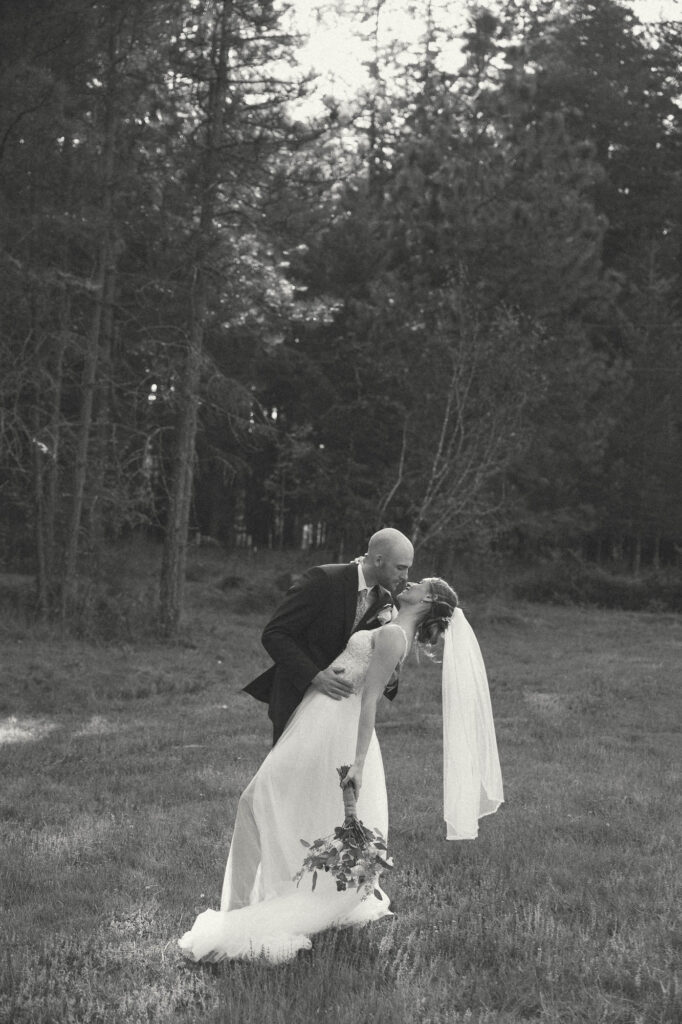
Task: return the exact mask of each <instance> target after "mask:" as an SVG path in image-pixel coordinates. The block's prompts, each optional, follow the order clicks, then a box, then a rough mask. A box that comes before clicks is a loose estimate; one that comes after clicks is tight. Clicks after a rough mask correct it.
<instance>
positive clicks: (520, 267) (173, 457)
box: [0, 0, 682, 631]
mask: <svg viewBox="0 0 682 1024" xmlns="http://www.w3.org/2000/svg"><path fill="white" fill-rule="evenodd" d="M327 6H329V5H327ZM331 6H334V5H331ZM336 6H337V7H339V8H340V7H344V8H349V7H351V6H352V4H351V3H342V0H339V2H338V3H337V4H336ZM382 6H383V3H382V0H369V2H365V3H363V4H362V5H358V11H357V14H358V26H359V31H361V32H362V33H364V35H365V37H366V39H367V41H368V44H369V45H370V47H372V53H373V59H372V60H371V61H370V62H369V63H368V68H367V71H368V74H367V82H366V85H365V87H363V88H362V89H361V90H359V92H358V94H357V95H356V96H355V97H354V98H353V99H352V100H349V99H347V98H345V99H344V98H341V97H335V96H333V95H331V94H330V95H328V96H326V97H325V99H324V104H323V105H322V106H319V105H318V107H317V108H315V113H314V114H313V113H308V112H307V111H309V110H312V109H313V108H312V107H311V106H310V105H309V104H308V103H307V101H306V97H307V96H309V95H312V94H313V90H314V89H315V82H314V81H313V80H311V78H310V77H309V76H306V75H305V74H304V73H303V71H302V69H301V66H300V51H301V45H302V42H303V40H302V39H300V38H299V37H297V36H296V34H295V32H294V31H293V29H292V25H293V22H292V19H291V16H290V12H289V13H288V12H287V10H286V6H285V5H283V4H282V5H281V4H273V3H271V2H270V0H60V2H59V3H55V2H54V0H30V2H27V0H5V2H4V3H3V5H2V10H1V12H0V196H1V203H2V207H1V209H0V224H1V231H2V237H1V239H0V268H1V274H2V292H1V296H0V332H1V333H0V359H1V362H2V373H1V376H0V404H1V413H0V501H1V502H2V523H1V526H0V559H1V560H2V564H3V566H4V567H5V570H6V571H8V570H12V569H15V570H20V571H30V572H35V574H36V578H37V595H38V605H39V608H40V610H41V611H42V612H43V613H44V614H53V613H58V614H61V615H62V616H63V617H64V616H68V615H69V610H70V608H72V607H74V606H75V604H76V603H77V600H78V591H79V585H80V581H81V580H82V578H83V574H86V575H87V574H92V573H96V571H97V565H98V553H100V552H101V551H102V549H103V547H104V546H105V545H107V544H108V543H109V542H110V541H111V540H115V539H116V538H120V537H122V536H126V535H130V534H131V533H133V532H135V531H143V530H144V531H148V532H152V533H155V534H156V535H158V537H159V538H160V539H162V540H163V544H164V557H163V568H162V573H161V588H160V590H161V601H160V615H161V622H162V624H163V625H164V628H166V629H167V630H169V631H170V630H172V629H174V628H175V626H176V625H177V622H178V619H179V616H180V613H181V609H182V594H183V580H184V570H185V558H186V548H187V543H188V539H189V538H190V537H191V536H192V535H193V534H201V535H208V536H211V537H213V538H215V539H217V540H219V541H220V542H221V543H222V544H224V545H225V546H226V547H227V548H231V547H234V546H237V545H253V546H257V547H264V546H265V547H267V546H273V547H274V546H276V547H287V546H296V547H300V546H301V545H302V544H304V545H310V546H321V547H324V548H326V549H329V550H333V551H334V552H335V553H336V555H337V557H352V556H354V555H356V554H358V553H361V551H362V545H363V543H364V541H365V539H366V537H367V536H368V534H369V533H370V532H371V531H372V530H373V529H375V528H377V527H379V526H381V525H394V526H397V527H399V528H401V529H402V530H404V531H405V532H406V533H407V534H409V535H410V536H411V537H412V538H413V540H414V542H415V544H416V545H417V547H420V548H426V549H429V550H432V551H434V552H436V553H438V552H439V553H440V554H439V555H438V557H439V558H440V560H441V562H442V561H443V558H445V557H446V554H447V552H451V551H456V550H457V549H458V546H459V547H461V546H467V547H468V548H471V547H472V546H476V547H477V548H478V549H484V548H488V549H495V550H496V551H498V552H502V553H505V554H508V555H509V556H514V557H519V558H521V559H532V558H537V557H542V556H546V555H549V554H557V553H562V552H568V551H570V552H573V553H575V554H578V555H579V556H580V557H581V558H583V559H588V560H593V561H595V562H599V563H601V564H613V565H616V566H620V567H622V566H624V565H627V566H628V567H629V569H630V570H631V571H632V572H634V573H635V574H637V573H638V572H640V570H641V569H642V567H643V566H645V565H653V566H659V565H662V564H664V565H665V564H667V565H670V564H675V563H676V562H677V563H678V564H679V555H680V547H679V545H680V544H682V513H681V511H680V495H681V494H682V343H681V339H682V310H681V308H680V296H681V295H682V288H681V283H682V281H681V277H682V237H681V228H682V145H681V143H682V127H681V124H680V113H681V109H682V87H681V78H682V71H681V67H682V24H681V23H679V22H677V23H676V22H667V23H666V22H662V23H657V24H654V25H648V26H644V25H642V24H640V23H639V22H638V21H637V19H636V18H635V16H634V15H633V13H632V11H631V10H630V9H629V7H628V5H627V4H626V3H620V2H615V0H599V2H588V0H565V2H559V0H552V2H545V0H499V2H491V3H489V4H488V5H486V6H485V7H482V6H476V5H474V4H472V5H471V6H470V9H469V18H468V22H467V25H466V27H465V28H463V29H461V30H460V41H461V62H460V65H459V67H458V68H456V69H455V70H453V69H452V67H448V66H446V63H445V61H444V60H443V58H442V53H443V52H444V49H445V47H446V44H452V42H453V29H452V27H448V19H447V14H446V13H444V14H443V15H442V17H441V16H440V15H439V9H440V8H439V4H438V3H436V2H428V3H427V2H426V0H424V3H423V4H419V3H416V4H412V5H411V7H412V9H413V17H414V23H415V33H414V38H413V39H412V40H410V41H409V42H405V43H404V44H403V45H398V44H396V43H393V44H391V45H390V46H387V45H384V44H383V43H382V39H383V37H382V33H381V16H382ZM443 11H444V12H447V4H446V5H444V6H443Z"/></svg>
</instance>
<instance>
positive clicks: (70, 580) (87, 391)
mask: <svg viewBox="0 0 682 1024" xmlns="http://www.w3.org/2000/svg"><path fill="white" fill-rule="evenodd" d="M116 52H117V37H116V28H115V25H114V23H113V12H112V21H111V23H110V32H109V40H108V88H107V95H106V101H105V110H104V138H103V152H102V185H103V196H102V240H101V244H100V248H99V253H98V266H97V275H96V278H95V288H94V290H95V305H94V309H93V313H92V320H91V323H90V330H89V333H88V337H87V339H86V352H85V366H84V368H83V384H82V389H83V396H82V402H81V414H80V424H79V429H78V439H77V443H76V456H75V466H74V477H73V494H72V499H71V516H70V520H69V528H68V533H67V539H66V552H65V557H64V571H63V576H62V583H61V604H60V610H61V617H62V620H64V619H65V618H66V616H67V614H68V611H69V608H70V606H71V604H72V602H73V598H74V596H75V590H76V571H77V563H78V552H79V546H80V534H81V519H82V515H83V502H84V496H85V484H86V478H87V473H88V454H89V448H90V433H91V428H92V411H93V404H94V397H95V389H96V386H97V368H98V361H99V349H100V336H101V331H102V318H103V316H104V306H105V302H106V297H107V293H108V291H107V289H108V281H109V275H110V274H112V273H113V263H114V259H115V256H114V251H113V245H112V213H113V196H114V164H115V155H116V134H117V120H118V119H117V115H116V112H115V91H116Z"/></svg>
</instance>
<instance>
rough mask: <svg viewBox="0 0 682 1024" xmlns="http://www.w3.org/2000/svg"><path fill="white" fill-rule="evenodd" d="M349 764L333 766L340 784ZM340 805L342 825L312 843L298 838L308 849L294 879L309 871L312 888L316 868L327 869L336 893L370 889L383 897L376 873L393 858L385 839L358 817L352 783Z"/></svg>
mask: <svg viewBox="0 0 682 1024" xmlns="http://www.w3.org/2000/svg"><path fill="white" fill-rule="evenodd" d="M349 767H350V766H349V765H343V766H342V767H341V768H337V769H336V770H337V772H338V773H339V775H340V777H341V785H342V786H343V780H344V779H345V777H346V774H347V772H348V770H349ZM343 806H344V810H345V812H346V816H345V818H344V822H343V825H339V826H337V827H336V828H335V829H334V834H333V835H331V836H326V837H324V838H322V839H316V840H315V841H314V842H313V843H307V842H306V841H305V839H301V844H302V845H303V846H305V847H306V849H308V850H309V851H310V852H309V853H308V855H307V856H306V857H305V859H304V861H303V864H302V865H301V869H300V871H298V872H297V873H296V874H295V875H294V881H295V882H296V883H298V884H300V882H301V879H302V878H303V876H304V875H305V873H306V871H308V872H312V875H313V885H312V887H313V889H314V888H315V885H316V884H317V873H318V871H328V872H329V873H330V874H331V875H332V877H333V878H334V881H335V882H336V888H337V890H338V891H339V892H343V891H344V890H346V889H354V888H357V890H358V892H360V893H362V898H363V899H366V897H367V896H368V895H369V893H370V892H371V891H372V890H374V895H375V896H376V898H377V899H379V900H380V899H383V897H382V895H381V892H380V891H379V889H378V888H377V883H378V880H379V875H380V874H381V873H382V871H384V870H386V869H387V868H392V867H393V860H392V859H391V858H390V857H388V856H387V852H386V842H385V840H384V837H383V836H382V835H381V833H380V832H378V831H376V832H374V831H372V829H370V828H367V826H366V825H363V823H362V822H361V821H360V820H359V818H358V816H357V807H356V801H355V790H354V788H353V786H352V785H351V786H345V787H344V789H343Z"/></svg>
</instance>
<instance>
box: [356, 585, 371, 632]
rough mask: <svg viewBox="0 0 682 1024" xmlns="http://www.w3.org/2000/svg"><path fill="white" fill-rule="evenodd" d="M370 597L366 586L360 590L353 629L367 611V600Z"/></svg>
mask: <svg viewBox="0 0 682 1024" xmlns="http://www.w3.org/2000/svg"><path fill="white" fill-rule="evenodd" d="M368 599H369V591H368V590H367V588H366V587H365V589H364V590H358V605H357V608H356V609H355V619H354V620H353V629H355V627H356V626H357V624H358V622H359V621H360V619H361V618H362V616H363V615H364V614H365V612H366V611H367V602H368Z"/></svg>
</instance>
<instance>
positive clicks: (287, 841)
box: [178, 578, 503, 963]
mask: <svg viewBox="0 0 682 1024" xmlns="http://www.w3.org/2000/svg"><path fill="white" fill-rule="evenodd" d="M398 605H399V611H398V615H397V616H396V618H395V619H394V620H393V622H391V623H388V624H387V625H384V626H382V627H380V628H379V629H375V630H358V631H357V632H356V633H353V634H352V636H351V637H350V639H349V641H348V644H347V646H346V648H345V650H344V651H343V652H342V653H341V654H340V655H339V657H338V658H337V659H336V660H335V661H334V662H333V666H332V667H334V668H342V669H344V678H345V679H347V680H348V681H350V682H351V683H352V684H353V687H354V693H353V695H352V696H351V697H349V698H347V699H346V700H344V701H335V700H332V699H331V698H329V697H327V696H326V695H325V694H323V693H320V692H319V691H318V690H316V689H314V688H310V689H309V690H308V691H307V692H306V694H305V696H304V698H303V700H302V701H301V703H300V704H299V706H298V708H297V709H296V711H295V712H294V714H293V715H292V716H291V718H290V719H289V721H288V723H287V725H286V728H285V730H284V732H283V734H282V736H281V737H280V739H279V741H278V742H277V744H276V745H275V746H274V747H273V749H272V750H271V751H270V753H269V754H268V756H267V757H266V758H265V760H264V762H263V763H262V765H261V767H260V768H259V769H258V771H257V773H256V775H255V776H254V777H253V779H252V780H251V782H250V783H249V785H248V786H247V788H246V789H245V790H244V792H243V793H242V795H241V798H240V800H239V806H238V808H237V817H236V820H235V826H234V832H233V836H232V843H231V846H230V852H229V856H228V861H227V867H226V870H225V879H224V883H223V890H222V899H221V906H220V910H219V911H214V910H206V911H204V912H203V913H202V914H200V915H199V916H198V917H197V919H196V921H195V923H194V925H193V926H192V928H191V930H190V931H188V932H186V933H185V934H184V935H183V936H182V938H181V939H180V940H179V943H178V944H179V946H180V949H181V951H182V952H183V954H184V955H185V956H187V957H188V958H190V959H192V960H195V961H198V960H205V961H211V962H216V961H218V960H222V959H225V958H245V959H250V958H257V957H263V958H265V959H266V960H269V961H271V962H273V963H279V962H283V961H285V960H289V959H291V958H292V957H293V956H295V955H296V953H297V952H298V950H300V949H309V948H310V946H311V942H310V936H311V935H314V934H316V933H317V932H320V931H323V930H325V929H327V928H330V927H348V926H350V925H359V924H365V923H367V922H369V921H372V920H377V919H378V918H381V917H384V916H386V915H390V909H389V906H390V901H389V899H388V897H387V896H386V894H385V893H384V892H383V891H382V890H381V888H380V887H379V886H376V887H375V888H374V893H370V895H364V894H363V893H362V892H358V890H357V889H350V888H349V889H346V890H345V891H343V892H338V891H337V889H336V884H335V882H334V879H333V878H332V877H331V875H330V874H325V873H322V872H320V873H319V875H318V880H317V884H316V886H315V889H314V890H313V889H312V888H311V885H310V882H309V881H308V880H307V878H304V879H303V880H302V881H301V882H300V884H299V885H297V883H296V882H295V881H294V875H295V874H296V873H297V871H299V869H300V867H301V863H302V860H303V857H304V856H305V849H304V845H302V843H301V840H304V841H305V843H308V844H309V843H312V842H313V841H314V840H315V839H318V838H321V837H324V836H328V835H329V834H331V833H333V832H334V828H335V827H336V826H338V825H339V824H340V823H341V821H342V820H343V804H342V794H341V791H340V789H339V782H338V778H339V777H338V773H337V769H338V768H339V767H341V766H342V765H348V764H350V765H351V767H350V770H349V771H348V773H347V775H346V777H345V779H344V783H343V784H344V786H347V785H351V786H353V788H354V790H355V796H356V798H357V815H358V817H359V818H360V820H361V821H362V822H363V823H364V824H365V825H366V826H367V827H368V828H370V829H373V830H374V831H375V832H379V833H381V835H382V836H383V838H384V839H386V838H387V835H388V806H387V798H386V782H385V777H384V769H383V763H382V759H381V751H380V749H379V744H378V741H377V737H376V733H375V731H374V724H375V718H376V708H377V704H378V702H379V699H380V697H381V695H382V693H383V691H384V687H385V686H386V683H387V682H388V680H389V678H390V676H391V675H392V673H393V671H394V669H395V668H396V667H397V666H398V665H400V664H401V663H402V662H403V660H404V659H405V656H406V655H407V652H408V651H409V649H410V647H411V646H412V643H413V641H414V640H415V639H416V640H417V642H418V643H422V644H427V645H433V644H435V643H436V642H437V641H438V639H439V637H440V636H441V634H445V647H444V652H443V724H444V788H445V819H446V821H447V823H448V835H447V837H448V838H449V839H459V838H467V839H468V838H474V837H475V836H476V834H477V831H478V818H479V817H482V816H483V815H484V814H489V813H492V812H493V811H495V810H497V808H498V806H499V805H500V803H501V802H502V800H503V794H502V779H501V775H500V768H499V761H498V757H497V746H496V742H495V732H494V727H493V722H492V712H491V709H490V697H489V694H488V684H487V679H486V675H485V668H484V667H483V662H482V659H481V655H480V651H479V649H478V644H477V643H476V639H475V637H474V635H473V632H472V630H471V628H470V626H469V625H468V623H467V621H466V619H465V618H464V615H463V614H462V611H461V609H459V608H457V595H456V594H455V592H454V591H453V590H452V588H451V587H450V586H449V585H448V584H447V583H446V582H445V581H444V580H441V579H438V578H430V579H425V580H422V581H421V582H420V583H410V584H407V586H406V588H405V589H404V590H403V591H402V593H401V594H400V596H399V598H398Z"/></svg>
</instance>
